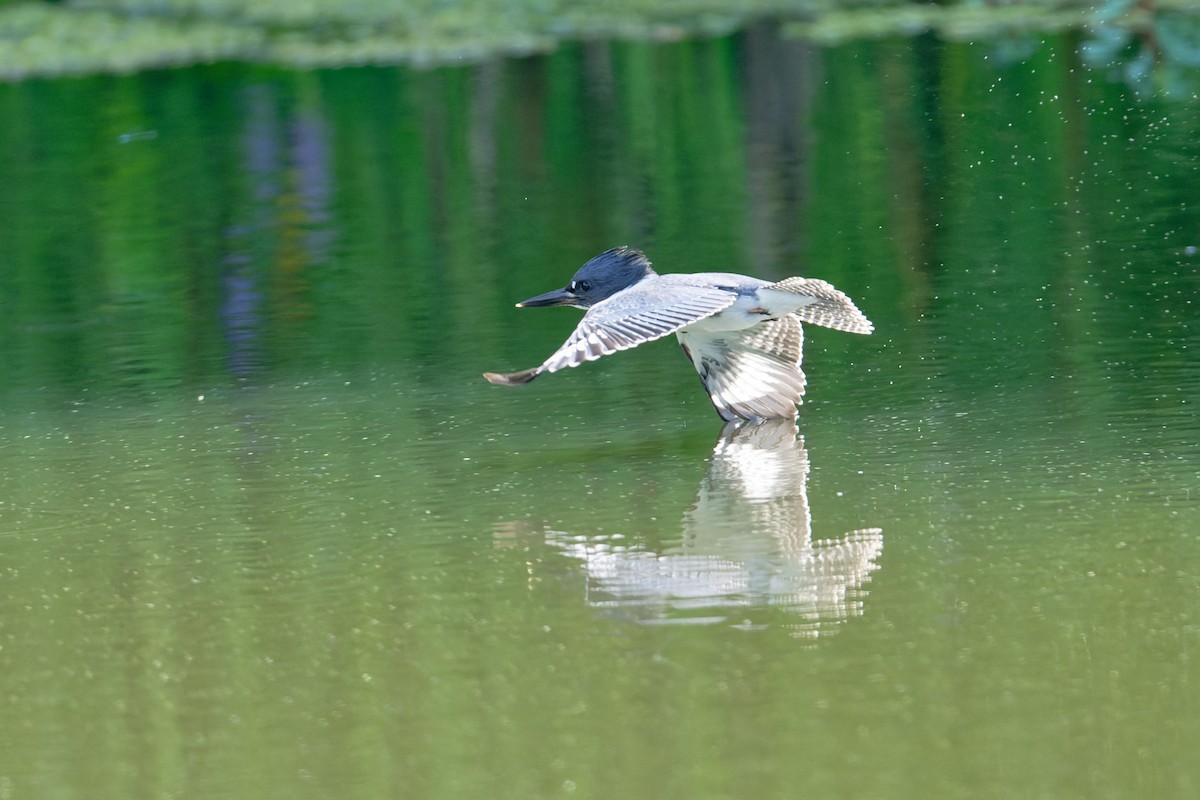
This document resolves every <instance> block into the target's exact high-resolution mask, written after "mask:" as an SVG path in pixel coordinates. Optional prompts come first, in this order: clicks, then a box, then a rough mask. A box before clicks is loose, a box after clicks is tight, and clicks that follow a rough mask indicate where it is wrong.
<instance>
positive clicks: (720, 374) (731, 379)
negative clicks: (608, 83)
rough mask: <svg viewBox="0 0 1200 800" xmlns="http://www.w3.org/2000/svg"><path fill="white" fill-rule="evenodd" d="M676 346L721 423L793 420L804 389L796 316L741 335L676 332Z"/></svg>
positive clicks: (800, 340)
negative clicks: (685, 356)
mask: <svg viewBox="0 0 1200 800" xmlns="http://www.w3.org/2000/svg"><path fill="white" fill-rule="evenodd" d="M679 342H680V344H682V345H683V351H684V352H685V353H687V356H688V358H689V359H691V361H692V365H693V366H695V367H696V371H697V372H699V373H700V380H701V382H703V383H704V388H705V389H706V390H708V396H709V398H710V399H711V400H712V403H713V405H714V406H715V407H716V409H717V413H718V414H720V415H721V418H722V419H724V420H727V421H732V420H735V419H751V420H763V419H794V418H795V416H796V406H797V405H798V404H799V403H800V402H801V399H802V398H803V397H804V383H805V381H804V371H803V370H801V369H800V360H801V345H802V344H803V342H804V334H803V332H802V330H801V327H800V320H799V319H797V318H796V316H795V315H792V314H788V315H787V316H785V317H780V318H779V319H774V320H769V321H767V322H763V323H762V324H760V325H755V326H754V327H753V328H748V329H746V330H744V331H725V332H707V331H691V330H688V331H680V332H679Z"/></svg>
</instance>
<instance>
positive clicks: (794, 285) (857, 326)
mask: <svg viewBox="0 0 1200 800" xmlns="http://www.w3.org/2000/svg"><path fill="white" fill-rule="evenodd" d="M766 288H768V289H778V290H779V291H781V292H789V293H791V294H799V295H805V296H807V297H812V298H814V301H813V302H811V303H809V304H807V305H804V306H801V307H800V308H798V309H797V310H796V311H795V312H794V313H795V314H796V316H797V317H799V318H800V321H801V322H808V323H811V324H813V325H820V326H822V327H824V328H833V329H834V330H839V331H847V332H848V333H870V332H871V331H873V330H875V326H874V325H872V324H871V320H869V319H867V318H866V316H865V315H864V314H863V313H862V312H861V311H859V310H858V308H857V307H856V306H855V305H854V301H853V300H851V299H850V298H849V297H847V296H846V295H845V294H844V293H843V292H839V291H838V290H837V289H835V288H833V286H832V285H830V284H828V283H826V282H825V281H821V280H817V279H816V278H784V279H783V280H781V281H780V282H779V283H773V284H771V285H770V286H768V287H766Z"/></svg>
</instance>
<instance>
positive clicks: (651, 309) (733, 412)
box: [484, 247, 872, 420]
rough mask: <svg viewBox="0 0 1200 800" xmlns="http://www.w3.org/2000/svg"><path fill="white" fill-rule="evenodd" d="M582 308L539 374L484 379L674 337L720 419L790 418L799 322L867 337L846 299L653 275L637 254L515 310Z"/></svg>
mask: <svg viewBox="0 0 1200 800" xmlns="http://www.w3.org/2000/svg"><path fill="white" fill-rule="evenodd" d="M517 305H518V306H519V307H535V306H552V305H569V306H573V307H576V308H583V309H587V313H586V314H585V315H584V317H583V320H582V321H581V322H580V323H579V325H578V327H576V328H575V331H574V332H573V333H572V334H571V336H570V337H568V339H567V341H566V342H565V343H564V344H563V345H562V347H560V348H559V349H558V350H557V351H555V353H554V354H553V355H552V356H550V358H548V359H546V361H545V362H544V363H543V364H542V365H541V366H538V367H534V368H533V369H528V370H524V371H523V372H515V373H509V374H496V373H490V372H489V373H484V377H485V378H487V379H488V380H489V381H491V382H492V383H497V384H501V385H507V386H513V385H517V384H522V383H528V382H530V381H532V380H533V379H534V378H536V377H537V376H538V375H541V374H542V373H543V372H556V371H558V370H560V369H563V368H565V367H577V366H579V365H580V364H582V363H583V362H585V361H594V360H595V359H597V358H600V357H601V356H606V355H609V354H611V353H615V352H617V351H618V350H628V349H630V348H632V347H637V346H638V345H639V344H642V343H644V342H649V341H653V340H655V339H661V338H662V337H664V336H667V335H669V334H672V333H674V334H676V336H677V337H678V339H679V343H680V344H681V345H682V346H683V350H684V353H686V354H687V356H688V358H689V359H690V360H691V362H692V364H693V366H695V368H696V371H697V372H698V373H699V374H700V380H701V381H702V382H703V384H704V388H705V389H706V390H707V391H708V394H709V397H710V399H711V400H712V402H713V405H714V406H715V407H716V409H717V413H718V414H720V415H721V417H722V418H723V419H726V420H734V419H751V420H761V419H789V418H794V417H795V416H796V406H797V404H799V403H800V402H801V399H802V398H803V395H804V388H805V378H804V372H803V371H802V370H801V368H800V363H801V360H802V352H801V345H802V343H803V330H802V328H801V325H800V323H801V322H809V323H812V324H814V325H822V326H824V327H829V328H835V329H838V330H843V331H849V332H851V333H870V332H871V330H872V325H871V323H870V321H869V320H868V319H867V318H866V317H865V316H863V314H862V312H860V311H859V310H858V309H857V308H856V307H855V306H854V303H853V302H851V300H850V298H848V297H846V295H844V294H842V293H841V292H839V291H838V290H837V289H834V288H833V287H832V286H830V285H829V284H828V283H825V282H824V281H820V280H815V279H809V278H787V279H785V280H783V281H779V282H776V283H772V282H770V281H765V280H761V279H759V278H752V277H749V276H747V275H738V274H734V273H726V272H701V273H696V274H676V275H659V274H658V273H656V272H655V271H654V270H653V269H651V268H650V262H649V261H648V260H647V259H646V257H645V256H644V255H643V254H642V253H640V252H638V251H637V250H630V249H629V248H625V247H617V248H613V249H612V250H607V251H605V252H603V253H601V254H600V255H598V256H596V257H595V258H593V259H591V260H590V261H588V262H587V263H586V264H584V265H583V267H581V268H580V270H579V271H578V272H576V273H575V276H574V277H573V278H572V279H571V282H570V283H569V284H567V286H565V287H564V288H562V289H558V290H556V291H553V292H547V293H546V294H543V295H538V296H537V297H534V298H531V299H529V300H526V301H525V302H523V303H518V304H517Z"/></svg>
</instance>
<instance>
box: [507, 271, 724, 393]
mask: <svg viewBox="0 0 1200 800" xmlns="http://www.w3.org/2000/svg"><path fill="white" fill-rule="evenodd" d="M735 300H737V296H736V295H735V294H732V293H730V292H728V291H724V290H721V289H716V288H709V287H706V286H686V285H678V286H667V287H663V286H658V287H657V288H656V289H650V288H646V287H643V286H637V285H635V286H632V287H630V288H628V289H626V290H625V291H622V292H619V293H617V294H615V295H613V296H612V297H610V298H608V299H607V300H602V301H600V302H599V303H596V305H594V306H592V307H591V308H590V309H588V312H587V314H585V315H584V317H583V319H582V320H581V321H580V323H579V325H578V326H577V327H576V328H575V331H574V333H572V334H571V335H570V336H569V337H568V338H567V341H566V342H564V343H563V345H562V347H560V348H558V350H556V351H555V353H554V355H552V356H550V358H548V359H546V361H545V362H544V363H543V364H542V365H541V366H540V367H534V368H533V369H528V370H523V371H521V372H512V373H507V374H498V373H495V372H486V373H484V377H485V378H487V379H488V380H489V381H490V382H491V383H497V384H501V385H505V386H515V385H518V384H522V383H529V382H530V381H531V380H533V379H534V378H536V377H537V376H538V375H541V374H542V373H543V372H557V371H558V370H560V369H564V368H565V367H577V366H579V365H580V364H582V363H584V362H585V361H595V360H596V359H597V358H600V357H601V356H607V355H611V354H613V353H615V352H617V351H618V350H628V349H630V348H631V347H637V346H638V345H639V344H643V343H644V342H652V341H654V340H655V339H661V338H662V337H664V336H667V335H669V334H672V333H675V332H676V331H678V330H679V329H680V328H683V327H685V326H687V325H691V324H693V323H695V322H699V321H700V320H702V319H705V318H706V317H711V316H712V315H713V314H716V313H718V312H721V311H724V310H725V309H726V308H729V306H731V305H733V303H734V301H735Z"/></svg>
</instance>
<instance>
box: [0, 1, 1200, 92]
mask: <svg viewBox="0 0 1200 800" xmlns="http://www.w3.org/2000/svg"><path fill="white" fill-rule="evenodd" d="M765 17H769V18H773V19H777V20H780V21H782V22H783V23H784V25H785V29H786V30H787V32H788V34H789V35H791V36H795V37H799V38H804V39H808V40H810V41H815V42H819V43H823V44H828V43H835V42H840V41H846V40H851V39H861V38H879V37H891V36H909V35H914V34H917V33H924V32H933V33H936V34H937V35H939V36H941V37H944V38H946V39H950V40H956V41H975V40H981V39H991V40H996V41H997V42H998V45H997V46H998V48H999V50H998V53H999V55H1001V57H1002V58H1004V60H1013V59H1019V58H1021V57H1023V54H1027V53H1028V52H1031V51H1032V49H1033V48H1034V47H1036V42H1037V41H1038V39H1039V37H1042V36H1044V35H1046V34H1047V33H1054V32H1059V31H1063V30H1079V31H1082V39H1081V44H1080V55H1081V58H1082V60H1083V61H1084V63H1085V64H1086V65H1088V66H1089V67H1091V68H1094V69H1104V70H1111V71H1112V72H1113V73H1114V74H1115V75H1117V76H1119V77H1120V78H1121V79H1124V80H1125V81H1127V82H1128V83H1130V84H1131V85H1132V86H1134V87H1135V88H1137V89H1138V91H1139V92H1141V93H1143V94H1145V93H1148V92H1152V91H1155V90H1159V89H1161V90H1163V91H1164V92H1166V93H1167V94H1173V95H1176V96H1188V95H1190V94H1191V93H1193V92H1194V90H1195V86H1196V84H1197V77H1196V76H1197V73H1198V71H1200V13H1198V10H1197V8H1196V5H1195V3H1194V2H1191V1H1190V0H1149V1H1147V0H1142V1H1141V2H1139V1H1138V0H1107V2H1104V3H1101V4H1099V5H1097V4H1095V3H1084V2H1080V0H1043V2H1039V3H1029V2H1026V3H1019V2H1018V3H1005V4H1000V5H994V4H985V3H983V2H979V0H963V2H959V3H957V4H950V5H932V4H906V3H895V2H884V3H872V2H866V1H864V2H858V3H849V4H847V3H843V2H837V0H738V1H737V2H720V0H671V1H670V2H665V1H664V0H609V1H606V0H578V1H576V2H571V1H570V0H517V1H516V2H513V1H512V0H453V1H449V0H369V1H366V2H322V1H321V0H76V2H73V3H65V4H54V5H50V4H44V3H17V4H8V5H3V4H0V47H2V49H3V51H4V57H3V58H0V80H20V79H23V78H27V77H39V76H55V75H80V74H90V73H104V72H109V73H112V72H117V73H120V72H130V71H135V70H140V69H149V68H155V67H163V66H174V65H186V64H195V63H205V62H213V61H243V62H255V63H264V64H273V65H278V66H288V67H297V68H308V67H339V66H354V65H363V64H407V65H413V66H436V65H439V64H453V63H464V62H474V61H481V60H484V59H487V58H490V57H493V56H496V55H513V54H526V53H533V52H544V51H548V50H551V49H553V48H554V47H555V46H557V44H558V43H559V42H562V41H564V40H576V39H596V38H603V39H611V38H617V39H643V40H664V39H678V38H683V37H687V36H696V35H714V34H722V33H728V32H730V31H733V30H736V29H737V28H739V27H741V26H743V25H745V24H747V23H748V22H750V21H752V20H755V19H761V18H765Z"/></svg>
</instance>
